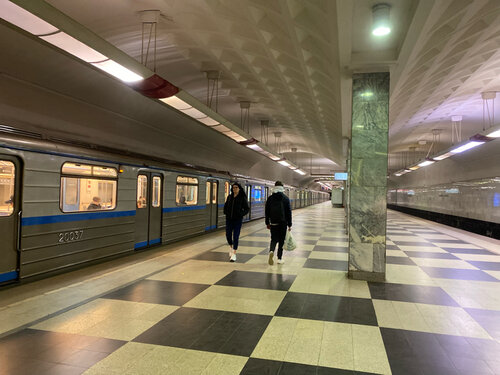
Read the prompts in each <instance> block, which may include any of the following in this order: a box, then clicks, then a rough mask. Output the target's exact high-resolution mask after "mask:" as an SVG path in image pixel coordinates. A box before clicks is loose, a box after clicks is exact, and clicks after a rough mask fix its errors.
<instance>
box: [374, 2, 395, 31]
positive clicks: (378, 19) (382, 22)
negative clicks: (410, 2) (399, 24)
mask: <svg viewBox="0 0 500 375" xmlns="http://www.w3.org/2000/svg"><path fill="white" fill-rule="evenodd" d="M390 10H391V6H390V5H389V4H385V3H381V4H375V5H374V6H373V8H372V14H373V29H372V34H373V35H375V36H384V35H387V34H389V33H390V32H391V23H390V21H389V14H390Z"/></svg>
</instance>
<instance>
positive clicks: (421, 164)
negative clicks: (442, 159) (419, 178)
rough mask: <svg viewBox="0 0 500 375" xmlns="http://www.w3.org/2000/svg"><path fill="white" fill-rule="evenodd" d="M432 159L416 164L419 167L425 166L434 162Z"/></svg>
mask: <svg viewBox="0 0 500 375" xmlns="http://www.w3.org/2000/svg"><path fill="white" fill-rule="evenodd" d="M434 163H435V162H434V161H433V160H425V161H423V162H421V163H419V164H418V166H419V167H427V166H428V165H431V164H434Z"/></svg>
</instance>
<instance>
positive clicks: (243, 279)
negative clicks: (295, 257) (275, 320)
mask: <svg viewBox="0 0 500 375" xmlns="http://www.w3.org/2000/svg"><path fill="white" fill-rule="evenodd" d="M296 277H297V276H295V275H286V274H277V273H268V272H248V271H232V272H231V273H229V274H228V275H227V276H225V277H224V278H222V279H221V280H219V281H218V282H217V283H216V284H215V285H225V286H238V287H245V288H259V289H272V290H288V289H290V287H291V286H292V283H293V282H294V281H295V278H296Z"/></svg>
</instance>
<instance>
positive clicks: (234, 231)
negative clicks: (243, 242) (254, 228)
mask: <svg viewBox="0 0 500 375" xmlns="http://www.w3.org/2000/svg"><path fill="white" fill-rule="evenodd" d="M242 224H243V219H236V220H231V219H226V239H227V243H228V244H229V245H231V246H232V247H233V249H234V250H237V249H238V241H239V239H240V231H241V225H242Z"/></svg>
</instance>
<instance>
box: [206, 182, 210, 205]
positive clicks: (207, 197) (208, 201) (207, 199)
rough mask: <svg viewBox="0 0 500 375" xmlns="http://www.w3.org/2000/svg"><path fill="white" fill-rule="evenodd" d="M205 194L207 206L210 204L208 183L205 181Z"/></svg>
mask: <svg viewBox="0 0 500 375" xmlns="http://www.w3.org/2000/svg"><path fill="white" fill-rule="evenodd" d="M205 189H206V194H205V197H206V199H205V201H206V203H207V204H210V182H208V181H207V184H206V188H205Z"/></svg>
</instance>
